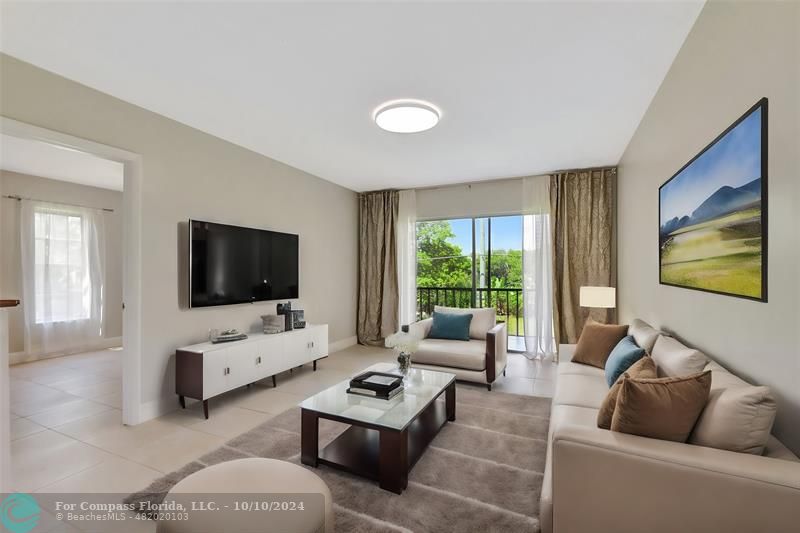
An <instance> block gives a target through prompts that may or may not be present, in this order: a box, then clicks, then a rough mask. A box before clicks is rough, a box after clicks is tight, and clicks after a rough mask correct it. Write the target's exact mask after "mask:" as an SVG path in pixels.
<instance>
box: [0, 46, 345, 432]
mask: <svg viewBox="0 0 800 533" xmlns="http://www.w3.org/2000/svg"><path fill="white" fill-rule="evenodd" d="M0 69H1V70H0V113H1V114H2V115H3V116H6V117H9V118H13V119H16V120H19V121H22V122H27V123H31V124H34V125H36V126H41V127H44V128H49V129H51V130H55V131H60V132H63V133H67V134H70V135H74V136H77V137H82V138H85V139H89V140H92V141H96V142H99V143H103V144H106V145H111V146H116V147H118V148H122V149H125V150H128V151H131V152H134V153H137V154H140V155H141V156H142V166H143V169H144V170H143V174H144V175H143V182H142V227H141V230H142V255H143V259H142V278H143V279H142V282H143V283H142V344H141V352H142V382H143V383H142V401H143V404H144V412H145V413H147V414H148V416H149V415H152V414H153V413H155V412H159V411H162V410H163V409H165V408H167V407H172V406H174V405H175V403H176V397H175V396H174V357H173V354H174V350H175V348H177V347H180V346H183V345H186V344H190V343H194V342H197V341H202V340H204V339H205V338H206V336H207V332H208V330H209V328H212V327H216V328H228V327H236V328H240V329H244V330H251V329H253V328H257V327H258V326H259V325H260V319H259V316H260V315H261V314H264V313H270V312H271V313H274V312H275V303H274V302H271V303H266V302H265V303H259V304H253V305H249V304H247V305H238V306H226V307H216V308H208V309H200V310H185V309H182V308H181V306H180V304H179V291H180V290H181V289H180V282H181V281H182V280H183V275H182V273H180V272H179V261H181V264H183V262H182V260H181V255H182V253H183V252H182V251H180V250H179V246H178V243H179V224H180V223H183V222H186V221H187V220H188V219H190V218H197V219H206V220H213V221H219V222H226V223H230V224H238V225H243V226H254V227H259V228H268V229H274V230H278V231H286V232H293V233H298V234H299V235H300V283H301V287H300V299H299V302H298V303H297V304H295V306H296V307H300V308H304V309H305V310H306V319H307V320H308V321H310V322H316V323H328V324H329V325H330V329H329V335H330V340H331V341H340V340H345V339H349V338H351V337H353V336H354V335H355V317H356V296H357V295H356V272H357V263H356V261H357V256H358V254H357V238H356V236H357V223H358V222H357V219H358V211H357V201H356V194H355V193H354V192H352V191H350V190H347V189H344V188H342V187H339V186H337V185H334V184H332V183H330V182H327V181H324V180H322V179H320V178H318V177H316V176H312V175H310V174H307V173H305V172H302V171H300V170H298V169H296V168H293V167H290V166H287V165H284V164H282V163H279V162H277V161H275V160H273V159H270V158H267V157H264V156H262V155H259V154H256V153H254V152H251V151H249V150H246V149H244V148H241V147H239V146H236V145H233V144H231V143H228V142H225V141H222V140H220V139H218V138H216V137H213V136H211V135H207V134H205V133H202V132H200V131H197V130H195V129H192V128H189V127H187V126H185V125H183V124H180V123H178V122H175V121H172V120H170V119H167V118H165V117H163V116H160V115H157V114H155V113H151V112H149V111H145V110H143V109H141V108H139V107H136V106H134V105H131V104H128V103H126V102H123V101H120V100H117V99H115V98H112V97H111V96H108V95H105V94H103V93H100V92H98V91H95V90H92V89H89V88H87V87H85V86H82V85H79V84H77V83H74V82H72V81H69V80H67V79H65V78H62V77H60V76H57V75H54V74H51V73H48V72H46V71H44V70H41V69H38V68H36V67H34V66H32V65H29V64H26V63H23V62H20V61H18V60H16V59H13V58H11V57H9V56H6V55H0ZM232 83H235V80H234V81H232ZM220 112H223V110H220ZM264 127H265V128H268V127H270V125H269V124H264Z"/></svg>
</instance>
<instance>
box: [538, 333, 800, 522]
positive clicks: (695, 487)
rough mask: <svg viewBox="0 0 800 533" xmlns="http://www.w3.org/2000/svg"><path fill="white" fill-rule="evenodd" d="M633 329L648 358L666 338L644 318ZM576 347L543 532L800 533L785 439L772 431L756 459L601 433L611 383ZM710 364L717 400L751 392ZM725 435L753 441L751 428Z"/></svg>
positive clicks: (794, 464) (555, 434)
mask: <svg viewBox="0 0 800 533" xmlns="http://www.w3.org/2000/svg"><path fill="white" fill-rule="evenodd" d="M628 333H629V335H632V336H633V337H634V339H635V340H636V342H637V344H639V346H641V347H643V348H645V349H646V351H648V352H649V351H650V350H652V349H653V346H654V343H655V342H656V339H657V338H658V337H659V335H661V334H660V332H658V331H656V330H655V329H654V328H652V327H650V326H649V325H647V324H645V323H644V322H642V321H636V322H635V327H634V326H632V327H631V329H630V330H629V332H628ZM670 342H673V341H672V340H671V341H670ZM674 342H677V341H676V340H675V341H674ZM574 349H575V345H562V346H561V347H560V358H561V361H560V363H559V365H558V374H557V381H556V392H555V395H554V398H553V408H552V413H551V418H550V431H549V437H548V452H547V461H546V466H545V472H544V482H543V486H542V492H541V497H540V520H541V526H542V531H543V532H544V533H554V532H555V533H579V532H614V533H626V532H630V533H642V532H645V531H646V532H648V533H675V532H681V533H690V532H698V533H700V532H702V533H715V532H725V533H728V532H737V533H742V532H769V533H779V532H791V531H800V460H798V458H797V456H795V455H794V454H793V453H792V452H791V451H790V450H789V449H787V448H786V446H784V445H783V444H781V442H779V441H778V439H776V438H775V437H774V436H772V435H769V434H768V433H765V437H767V441H766V446H765V447H764V449H763V453H761V454H754V453H741V452H735V451H729V450H726V449H715V448H710V447H705V446H698V445H693V444H687V443H680V442H671V441H662V440H657V439H652V438H646V437H641V436H637V435H629V434H623V433H616V432H612V431H609V430H605V429H599V428H598V427H597V414H598V409H599V408H600V405H601V403H602V402H603V400H604V398H605V397H606V394H607V392H608V390H609V387H608V384H607V383H606V380H605V376H604V371H603V370H602V369H600V368H595V367H592V366H587V365H583V364H578V363H574V362H572V361H571V358H572V353H573V352H574ZM654 359H655V358H654ZM705 368H706V369H707V370H711V372H712V385H711V392H712V394H714V391H715V390H716V389H720V388H726V387H745V386H748V384H747V383H746V382H744V381H743V380H741V379H740V378H738V377H737V376H735V375H734V374H732V373H730V372H728V371H727V370H726V369H725V368H723V367H722V366H721V365H719V364H717V363H715V362H714V361H711V360H708V361H707V363H706V364H705ZM706 409H708V407H707V408H706ZM701 416H703V415H701ZM731 423H733V421H732V420H720V421H719V424H720V425H722V426H724V425H725V424H731ZM770 425H771V422H770ZM717 431H725V432H728V433H729V434H735V433H736V432H737V431H741V432H744V436H745V437H747V436H748V435H747V431H748V428H747V427H739V428H736V427H722V428H720V427H717Z"/></svg>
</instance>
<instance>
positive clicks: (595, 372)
mask: <svg viewBox="0 0 800 533" xmlns="http://www.w3.org/2000/svg"><path fill="white" fill-rule="evenodd" d="M556 371H557V372H558V375H559V376H561V375H562V374H581V375H584V376H605V372H604V371H603V370H601V369H599V368H597V367H596V366H589V365H584V364H583V363H573V362H572V361H565V362H562V363H558V369H557V370H556Z"/></svg>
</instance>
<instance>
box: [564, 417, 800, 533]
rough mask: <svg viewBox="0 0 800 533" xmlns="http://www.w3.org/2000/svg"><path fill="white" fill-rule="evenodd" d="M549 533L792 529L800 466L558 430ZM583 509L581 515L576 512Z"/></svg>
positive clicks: (621, 436)
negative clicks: (551, 518) (550, 529)
mask: <svg viewBox="0 0 800 533" xmlns="http://www.w3.org/2000/svg"><path fill="white" fill-rule="evenodd" d="M552 453H553V462H552V490H553V492H552V505H553V522H552V524H553V531H554V532H556V533H558V532H571V531H615V532H619V533H626V532H631V533H634V532H635V533H638V532H641V531H648V532H654V533H662V532H663V533H667V532H670V533H672V532H675V531H682V532H698V533H699V532H706V531H720V532H721V531H739V532H760V531H791V530H793V528H795V527H797V522H796V519H797V516H798V515H797V509H798V506H800V462H794V461H784V460H780V459H772V458H769V457H762V456H756V455H750V454H743V453H736V452H730V451H726V450H716V449H713V448H705V447H701V446H693V445H689V444H684V443H678V442H670V441H662V440H657V439H649V438H645V437H639V436H636V435H627V434H623V433H616V432H612V431H606V430H598V429H597V428H590V427H582V426H576V425H563V426H560V427H558V428H556V429H555V431H554V434H553V450H552ZM576 509H580V512H576Z"/></svg>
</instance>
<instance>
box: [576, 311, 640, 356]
mask: <svg viewBox="0 0 800 533" xmlns="http://www.w3.org/2000/svg"><path fill="white" fill-rule="evenodd" d="M627 334H628V326H618V325H616V324H600V323H599V322H595V321H594V320H592V319H591V318H590V319H589V320H588V321H587V322H586V324H585V325H584V326H583V331H582V332H581V337H580V338H579V339H578V346H576V347H575V354H574V355H573V356H572V362H573V363H583V364H584V365H591V366H596V367H597V368H605V367H606V359H608V356H609V355H611V350H613V349H614V346H616V345H617V344H618V343H619V341H621V340H622V339H623V338H624V337H625V336H626V335H627Z"/></svg>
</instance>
